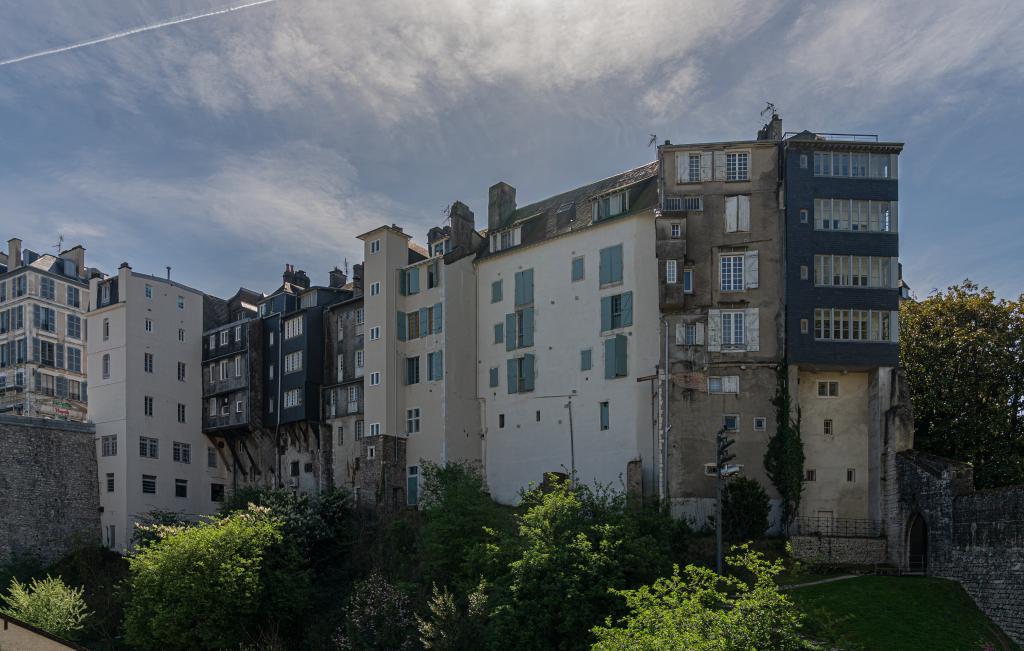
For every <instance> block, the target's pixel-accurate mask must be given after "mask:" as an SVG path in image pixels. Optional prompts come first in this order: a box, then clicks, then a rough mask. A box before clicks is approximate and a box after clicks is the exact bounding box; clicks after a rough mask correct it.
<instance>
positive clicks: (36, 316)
mask: <svg viewBox="0 0 1024 651" xmlns="http://www.w3.org/2000/svg"><path fill="white" fill-rule="evenodd" d="M40 312H42V309H41V308H40V307H39V306H38V305H33V306H32V327H33V328H38V327H39V313H40Z"/></svg>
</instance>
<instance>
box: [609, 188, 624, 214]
mask: <svg viewBox="0 0 1024 651" xmlns="http://www.w3.org/2000/svg"><path fill="white" fill-rule="evenodd" d="M608 199H609V200H608V214H609V215H618V214H619V213H621V212H622V194H621V193H616V194H613V195H612V196H611V197H609V198H608Z"/></svg>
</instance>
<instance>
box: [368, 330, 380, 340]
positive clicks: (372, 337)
mask: <svg viewBox="0 0 1024 651" xmlns="http://www.w3.org/2000/svg"><path fill="white" fill-rule="evenodd" d="M378 339H380V326H373V327H372V328H370V341H377V340H378Z"/></svg>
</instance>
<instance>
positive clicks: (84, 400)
mask: <svg viewBox="0 0 1024 651" xmlns="http://www.w3.org/2000/svg"><path fill="white" fill-rule="evenodd" d="M86 388H87V387H86V384H85V382H82V402H89V395H88V393H87V392H86Z"/></svg>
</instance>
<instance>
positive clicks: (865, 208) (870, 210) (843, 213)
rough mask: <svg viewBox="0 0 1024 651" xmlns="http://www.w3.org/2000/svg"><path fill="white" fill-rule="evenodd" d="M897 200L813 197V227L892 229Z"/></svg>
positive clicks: (864, 230) (896, 228)
mask: <svg viewBox="0 0 1024 651" xmlns="http://www.w3.org/2000/svg"><path fill="white" fill-rule="evenodd" d="M898 208H899V204H898V202H896V201H863V200H860V199H815V200H814V228H815V229H816V230H825V231H854V232H861V233H863V232H872V233H895V232H897V231H898V227H897V226H898V214H899V210H898Z"/></svg>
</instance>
